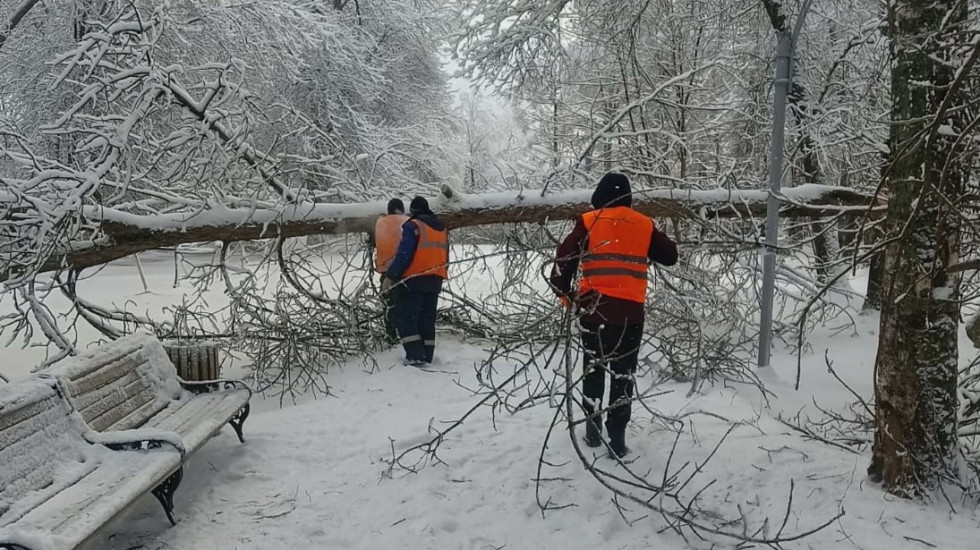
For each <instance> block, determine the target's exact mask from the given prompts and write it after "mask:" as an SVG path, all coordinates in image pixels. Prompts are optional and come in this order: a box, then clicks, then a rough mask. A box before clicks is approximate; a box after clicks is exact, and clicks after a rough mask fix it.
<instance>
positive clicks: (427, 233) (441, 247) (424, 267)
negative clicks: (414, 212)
mask: <svg viewBox="0 0 980 550" xmlns="http://www.w3.org/2000/svg"><path fill="white" fill-rule="evenodd" d="M411 221H412V223H414V224H415V227H417V228H418V232H419V242H418V246H416V247H415V255H414V256H412V263H410V264H408V269H406V270H405V273H404V276H405V277H416V276H419V275H438V276H440V277H442V278H443V279H448V278H449V271H448V269H447V268H446V266H447V265H448V264H449V239H448V237H447V234H446V231H445V230H443V231H439V230H436V229H432V228H431V227H429V226H428V225H426V224H424V223H422V222H420V221H418V220H411Z"/></svg>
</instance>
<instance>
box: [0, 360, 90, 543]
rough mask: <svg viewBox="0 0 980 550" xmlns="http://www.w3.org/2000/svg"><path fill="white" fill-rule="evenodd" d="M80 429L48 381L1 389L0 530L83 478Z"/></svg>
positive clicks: (18, 383)
mask: <svg viewBox="0 0 980 550" xmlns="http://www.w3.org/2000/svg"><path fill="white" fill-rule="evenodd" d="M83 430H84V426H82V425H81V422H80V421H79V420H78V418H77V417H75V416H74V415H72V411H71V407H70V406H69V405H68V403H67V402H66V401H65V400H64V398H63V397H61V395H60V394H59V392H58V389H57V386H56V385H55V383H54V382H53V381H51V380H37V379H31V380H25V381H20V382H13V383H10V384H3V385H0V526H3V525H7V524H9V523H11V522H13V521H16V520H17V519H18V518H19V517H20V516H21V515H23V514H24V513H26V512H27V511H29V510H30V509H31V508H33V507H34V506H33V505H36V503H37V502H39V501H43V500H44V499H45V498H46V496H45V493H46V491H45V489H49V491H47V492H51V490H57V487H56V485H57V484H64V483H69V484H70V482H71V481H72V480H71V479H69V478H71V477H72V475H73V474H72V473H73V472H74V475H75V477H76V478H77V477H78V476H80V475H81V474H82V472H81V471H82V470H84V469H85V462H86V453H85V448H86V447H87V444H86V443H85V442H84V439H83V438H82V433H83ZM66 463H68V464H66ZM66 466H67V467H66ZM47 496H50V495H47Z"/></svg>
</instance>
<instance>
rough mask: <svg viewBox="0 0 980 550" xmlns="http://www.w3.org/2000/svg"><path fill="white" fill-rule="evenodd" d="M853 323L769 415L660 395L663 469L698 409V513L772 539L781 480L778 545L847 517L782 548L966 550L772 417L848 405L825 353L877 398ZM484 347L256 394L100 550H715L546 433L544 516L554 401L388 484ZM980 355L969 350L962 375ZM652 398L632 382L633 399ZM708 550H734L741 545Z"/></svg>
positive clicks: (654, 428)
mask: <svg viewBox="0 0 980 550" xmlns="http://www.w3.org/2000/svg"><path fill="white" fill-rule="evenodd" d="M165 268H166V269H172V265H170V266H169V267H167V266H166V262H160V265H159V266H158V268H157V269H156V270H152V271H154V274H153V275H152V276H151V288H154V287H156V288H157V290H155V293H156V294H153V295H149V297H147V298H146V299H147V300H148V302H147V303H144V304H142V305H144V306H147V304H148V303H150V302H152V303H154V304H157V305H159V304H158V303H157V302H158V301H163V300H164V299H174V298H176V299H179V295H180V289H179V288H178V289H169V290H167V289H166V285H164V284H163V283H162V281H165V280H166V278H167V277H166V276H165V275H164V273H165V272H166V269H165ZM115 269H118V270H119V271H118V272H112V271H107V272H105V273H104V278H105V280H106V281H109V282H107V283H105V284H102V285H95V286H93V287H92V288H91V289H90V291H91V292H92V294H89V298H90V299H93V300H99V299H102V300H104V301H110V300H111V299H117V300H124V299H126V296H127V295H128V294H136V295H139V291H140V290H141V288H136V289H133V288H129V287H122V286H120V284H119V283H120V281H122V280H123V279H127V280H129V283H127V284H129V285H130V286H132V285H133V284H135V285H137V286H141V285H140V283H139V282H138V278H135V275H134V274H129V275H125V273H126V270H132V268H131V267H126V266H124V265H122V266H117V267H116V268H115ZM113 273H116V274H115V275H113ZM171 273H172V272H171ZM171 276H172V275H171ZM131 279H135V281H136V282H135V283H133V281H132V280H131ZM154 280H157V281H159V282H160V284H159V285H156V284H154V283H153V281H154ZM171 283H172V279H171ZM130 291H132V292H130ZM99 293H104V295H103V296H99ZM144 296H146V295H144ZM147 307H148V306H147ZM856 319H857V326H856V330H853V331H844V332H840V333H838V332H835V331H834V330H833V329H832V328H821V329H819V330H817V331H815V332H814V333H813V334H810V335H809V336H808V342H809V343H810V345H811V346H812V349H811V350H810V351H808V352H807V353H806V354H805V355H804V357H803V363H802V378H801V382H802V384H801V389H800V391H795V390H793V383H794V379H795V376H796V357H795V355H793V354H792V352H791V350H778V351H777V353H776V354H775V355H774V357H773V360H772V367H771V369H769V370H768V371H766V372H763V373H761V374H760V376H761V377H762V378H763V380H765V381H766V384H767V387H768V389H769V390H770V391H771V392H773V393H774V394H775V396H774V397H772V398H771V399H770V400H769V408H763V407H762V406H761V404H762V402H763V401H762V399H761V398H760V396H759V395H758V392H757V391H755V390H752V389H750V388H746V387H744V386H739V387H735V388H732V387H729V388H725V387H721V386H718V387H705V388H703V390H702V392H701V393H699V394H695V395H692V396H688V390H689V387H688V386H687V385H686V384H680V383H671V384H665V385H663V386H661V388H660V389H662V390H669V391H670V393H668V394H666V395H662V396H659V397H656V398H654V399H653V400H652V402H651V404H652V406H653V407H655V408H656V410H658V411H660V412H662V413H665V414H672V415H678V414H685V413H690V416H688V417H687V418H688V420H689V422H690V424H691V426H689V429H688V430H687V431H686V433H685V435H684V436H682V437H681V439H680V441H679V444H678V450H677V452H676V453H675V456H674V457H673V458H672V459H671V463H672V464H673V465H674V466H675V467H676V465H678V464H682V463H683V462H685V461H693V460H698V459H701V458H703V457H705V456H707V455H708V454H709V453H710V452H711V451H712V450H713V449H714V447H715V444H716V443H717V442H718V440H719V438H721V437H722V435H723V434H724V433H725V431H726V430H728V428H729V425H730V422H726V421H722V420H720V419H718V418H714V417H711V416H709V415H704V414H699V412H705V413H710V414H711V415H720V416H722V417H724V418H726V419H728V420H729V421H741V423H740V424H739V426H738V427H737V428H736V429H735V430H734V431H733V432H732V433H731V434H730V435H729V436H728V439H727V440H726V442H725V443H724V444H723V445H722V447H721V449H720V451H719V452H718V454H717V455H716V456H715V458H714V459H713V460H712V461H711V462H709V463H708V466H707V467H706V468H705V470H704V472H703V474H702V475H701V476H699V480H700V482H701V483H702V484H703V483H707V482H709V481H712V480H716V481H715V483H714V485H713V486H712V487H711V488H710V489H709V490H708V491H706V492H705V493H704V494H703V496H702V508H704V509H711V510H718V511H722V512H724V513H726V514H728V515H731V513H732V512H733V511H735V510H737V508H738V507H739V506H741V507H742V509H743V510H744V511H745V514H746V515H747V516H748V518H749V520H750V522H752V523H753V524H754V525H758V524H761V522H762V520H763V517H764V516H768V517H770V518H771V519H770V525H771V527H772V525H773V524H775V525H776V527H772V529H773V530H775V529H777V528H778V524H779V523H780V522H781V521H782V518H783V515H784V514H785V507H786V500H787V497H788V495H789V488H790V480H791V479H792V480H793V483H794V484H795V490H794V494H793V509H792V513H791V514H790V516H789V519H788V521H787V527H786V529H785V531H784V533H795V532H800V531H806V530H808V529H810V528H812V527H814V526H816V525H819V524H820V523H822V522H823V521H825V520H827V519H829V518H832V517H833V516H834V515H835V514H836V513H837V512H838V510H839V509H840V508H843V509H844V510H845V512H846V515H845V516H844V517H842V518H841V519H840V520H839V521H836V522H834V523H833V524H832V525H831V526H830V527H828V528H827V529H826V530H824V531H821V532H820V533H818V534H816V535H813V536H811V537H808V538H806V539H803V540H801V541H798V542H793V543H788V544H786V545H784V547H785V548H799V549H816V550H823V549H826V550H830V549H846V548H856V549H867V550H882V549H885V548H887V549H888V550H905V549H908V550H919V549H926V548H941V549H948V550H968V549H973V548H975V547H976V543H975V538H976V529H977V525H978V524H980V513H978V510H977V507H976V506H974V505H973V504H970V503H963V502H961V501H959V500H953V503H952V505H953V506H955V508H956V511H957V513H951V511H950V506H948V505H946V504H945V503H943V502H937V503H934V504H923V503H919V502H910V501H904V500H901V499H895V498H893V497H890V496H887V495H884V494H883V493H882V492H881V491H880V490H879V488H878V487H877V486H875V485H873V484H871V483H869V482H868V481H867V478H866V475H865V468H866V467H867V464H868V459H869V457H868V455H867V453H864V454H853V453H849V452H846V451H843V450H840V449H836V448H833V447H830V446H827V445H824V444H821V443H817V442H812V441H805V440H803V439H802V438H801V437H799V436H798V435H797V434H795V433H793V432H791V430H789V429H788V428H786V427H785V426H784V425H782V424H780V423H779V422H777V421H776V420H775V416H776V415H782V416H784V417H791V416H794V415H795V414H797V412H798V411H800V410H804V409H805V410H806V412H808V413H810V414H815V413H816V412H817V411H816V408H815V406H814V403H813V402H814V400H815V401H816V402H817V403H818V404H819V405H821V406H829V407H840V406H842V405H843V404H845V403H847V402H848V401H849V400H850V397H849V396H848V395H847V394H846V391H845V390H843V389H842V388H841V386H840V384H839V383H837V382H836V381H835V380H834V379H833V377H831V376H830V374H829V373H828V372H827V369H826V367H825V365H824V353H825V350H826V353H827V355H828V357H829V358H830V360H832V361H833V362H834V368H835V369H836V371H837V373H838V374H839V375H840V376H841V377H842V378H843V379H844V380H845V381H847V383H848V384H849V385H850V386H851V387H852V388H854V389H855V391H857V392H859V393H860V394H862V395H864V396H866V397H867V396H870V395H871V388H872V379H871V371H872V366H873V362H874V354H875V347H876V330H877V319H876V317H875V316H858V317H856ZM964 342H965V340H964ZM487 346H488V343H486V342H481V341H479V340H464V339H461V338H460V337H457V336H452V335H448V334H441V335H440V343H439V348H438V351H437V356H438V358H437V365H436V366H435V367H433V368H432V369H431V370H430V371H424V370H418V369H414V368H411V367H403V366H401V364H400V353H399V352H398V350H396V349H391V350H385V351H381V352H379V353H377V354H376V355H375V356H374V357H372V358H369V359H370V360H365V359H355V360H352V361H350V362H349V363H347V365H346V366H345V367H344V368H342V369H336V370H334V371H333V372H331V373H330V374H329V378H328V380H329V382H330V383H331V384H332V388H333V392H334V395H333V396H331V397H325V398H319V399H315V400H314V399H311V398H306V399H305V400H303V401H302V402H300V403H295V404H294V403H291V402H286V403H283V404H282V406H281V407H280V403H279V402H278V400H263V399H262V398H261V397H259V396H256V397H255V398H254V401H253V412H252V416H251V417H250V418H249V420H248V421H247V422H246V424H245V435H246V438H247V441H246V443H245V444H244V445H240V444H238V442H237V439H236V438H235V437H234V435H233V433H232V431H231V430H230V429H225V430H224V431H223V432H222V433H221V434H220V435H219V436H217V437H216V438H215V439H214V440H212V441H211V442H210V443H208V444H207V445H205V447H204V448H203V449H202V450H201V451H199V452H198V453H197V454H196V455H194V457H192V459H191V462H190V464H189V465H188V467H187V469H186V471H185V476H184V480H183V483H182V485H181V487H180V488H179V490H178V491H177V494H176V501H175V504H176V508H177V510H176V517H177V520H178V524H177V525H176V526H175V527H171V526H170V525H169V524H168V523H167V521H166V518H165V517H164V515H163V513H162V510H160V507H159V505H158V503H157V502H156V501H155V499H153V498H152V497H150V496H146V497H144V498H143V499H141V501H140V502H138V503H137V505H136V506H134V507H133V509H132V510H131V512H130V513H129V514H127V515H126V516H124V517H123V518H121V519H120V520H119V521H118V523H117V525H115V526H114V529H112V530H110V534H109V535H107V536H106V537H105V538H104V539H103V540H99V541H96V543H95V544H94V546H95V547H97V548H107V549H110V550H123V549H130V548H146V549H151V550H157V549H166V548H236V549H252V548H254V549H260V548H261V549H266V548H290V549H293V550H296V549H307V548H308V549H319V548H325V549H326V548H329V549H333V548H351V549H372V550H373V549H379V548H409V549H428V548H433V549H435V548H438V549H439V550H446V549H491V548H513V549H524V548H544V549H548V548H556V549H557V548H561V549H569V548H591V547H602V548H610V549H640V548H644V549H645V548H656V549H663V550H673V549H682V548H709V547H711V544H710V543H708V542H700V541H698V540H697V539H689V540H688V541H685V540H684V539H682V538H681V537H679V536H677V535H676V534H673V533H672V532H670V531H666V532H664V531H663V528H664V522H663V521H662V520H661V519H659V518H657V517H655V516H651V515H649V514H648V512H647V511H645V510H643V509H642V508H640V507H638V506H636V505H632V504H626V505H625V508H626V509H625V510H624V511H623V513H622V514H621V513H620V512H619V511H618V510H617V509H616V507H615V506H614V505H613V504H612V501H611V495H610V493H608V492H607V491H606V490H605V489H604V488H602V487H601V486H600V485H599V484H598V483H597V482H596V481H595V479H594V478H592V477H591V475H590V474H589V473H588V472H587V471H585V469H584V468H583V467H582V465H581V463H579V462H578V461H577V457H576V455H575V453H574V451H573V449H572V446H571V442H570V441H569V439H568V437H567V435H565V434H558V435H556V436H555V437H554V438H553V439H552V441H551V443H550V445H549V447H548V449H547V452H546V458H547V460H548V462H549V463H550V464H553V465H554V466H553V467H549V468H546V469H545V470H544V471H543V472H542V476H543V477H545V478H548V479H550V480H552V481H547V482H545V483H544V484H543V485H542V491H541V498H542V500H547V499H550V500H551V502H552V503H553V504H555V505H559V506H560V505H566V504H568V505H572V506H571V507H568V508H564V509H560V510H553V511H549V512H548V513H546V514H542V513H541V510H540V508H539V507H538V504H537V502H536V495H535V483H534V481H533V480H534V478H535V477H536V476H537V475H538V474H537V462H538V456H539V454H540V452H541V447H542V442H543V440H544V437H545V433H546V431H547V428H548V425H549V423H550V422H551V419H552V416H553V414H554V410H553V409H551V408H550V407H548V406H547V404H542V405H540V406H537V407H534V408H531V409H527V410H524V411H522V412H520V413H518V414H516V415H509V414H507V413H506V412H504V411H500V410H498V411H496V414H495V415H494V414H492V413H491V411H490V410H489V409H484V410H481V411H479V412H477V413H476V414H475V415H473V416H472V417H470V418H469V419H468V420H467V422H466V423H465V424H464V425H463V426H462V427H461V428H460V429H458V430H457V431H454V432H452V433H451V434H450V435H449V436H448V437H447V439H446V440H445V441H444V442H443V444H442V446H441V447H440V450H439V457H440V458H441V459H442V460H443V461H444V463H442V464H433V465H429V466H427V467H425V468H423V469H421V470H420V471H418V472H416V473H411V472H406V471H401V470H395V471H394V472H393V475H390V476H388V475H385V472H386V470H387V468H388V464H387V463H386V462H385V459H386V458H390V457H391V456H392V450H393V449H395V450H401V449H404V448H407V447H410V446H412V445H414V444H417V443H421V442H423V441H426V440H427V438H429V437H431V435H432V434H431V432H430V431H429V427H430V426H432V427H436V428H439V427H443V428H444V427H445V426H447V425H448V423H451V422H452V421H453V420H455V419H457V418H459V417H460V416H461V415H462V414H463V413H465V412H466V411H467V410H468V409H469V408H470V407H471V406H472V404H473V403H474V396H473V394H472V392H471V391H470V390H468V389H467V388H472V387H475V381H474V379H475V375H474V368H473V366H474V364H475V363H478V362H480V361H482V360H483V359H485V358H486V357H487V352H486V351H485V349H486V347H487ZM27 352H28V353H26V354H25V353H24V352H19V353H20V355H19V356H18V355H17V354H11V352H10V350H4V351H2V352H0V353H2V357H3V361H2V363H3V365H4V366H5V367H6V366H7V365H9V364H10V362H9V360H10V359H11V358H12V357H13V356H18V357H21V358H24V357H28V355H29V353H30V352H34V353H35V354H36V350H27ZM975 353H976V352H975V350H973V349H972V347H969V346H967V345H964V347H963V354H964V357H963V361H964V362H966V361H968V360H969V359H971V358H972V357H973V356H974V354H975ZM34 359H36V357H34ZM375 364H376V365H377V366H376V367H375ZM495 367H497V368H498V369H500V370H501V371H502V372H506V370H507V369H508V368H512V367H513V366H512V365H508V364H507V363H506V362H498V363H497V364H495ZM5 372H6V371H5ZM645 385H646V384H644V383H643V382H642V381H641V383H640V386H641V387H644V386H645ZM692 428H693V429H692ZM673 439H674V434H673V433H672V432H669V431H667V430H665V429H664V428H663V426H661V425H660V424H659V423H657V422H655V421H654V420H653V419H651V417H650V415H649V414H648V413H646V412H644V411H643V410H642V409H641V408H639V407H638V408H637V409H636V410H635V412H634V421H633V423H632V425H631V427H630V431H629V435H628V442H629V444H630V446H631V447H632V449H633V454H632V455H631V460H632V461H633V462H632V467H633V469H634V470H635V471H638V472H645V471H647V470H650V471H651V472H653V473H652V477H653V478H654V479H655V480H657V481H659V480H658V479H657V478H658V476H659V475H660V474H659V472H661V471H662V470H663V467H664V465H665V464H666V463H667V460H668V455H669V453H670V448H671V444H672V442H673ZM583 449H585V450H586V452H587V453H591V452H592V451H591V450H589V449H586V448H585V447H583ZM597 460H598V462H597V464H598V465H599V466H601V467H603V468H604V469H607V470H609V471H614V472H615V471H618V470H617V469H618V468H619V466H617V465H616V464H615V462H614V461H612V460H610V459H608V458H605V457H604V456H602V455H599V458H598V459H597ZM736 513H737V512H736ZM717 547H722V548H724V547H728V548H732V547H734V543H725V544H723V545H721V546H716V548H717Z"/></svg>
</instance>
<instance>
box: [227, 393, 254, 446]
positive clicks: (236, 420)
mask: <svg viewBox="0 0 980 550" xmlns="http://www.w3.org/2000/svg"><path fill="white" fill-rule="evenodd" d="M248 412H249V405H248V403H245V406H244V407H242V408H241V409H239V410H238V412H237V413H235V416H233V417H231V420H229V421H228V423H229V424H231V427H232V428H235V433H236V434H238V441H239V442H241V443H245V436H243V435H242V426H243V425H244V424H245V419H246V418H248Z"/></svg>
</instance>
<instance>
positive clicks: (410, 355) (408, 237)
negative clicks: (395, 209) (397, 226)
mask: <svg viewBox="0 0 980 550" xmlns="http://www.w3.org/2000/svg"><path fill="white" fill-rule="evenodd" d="M409 213H410V214H411V217H410V218H409V219H408V221H407V222H405V223H404V224H403V225H402V238H401V242H399V243H398V251H397V252H396V253H395V259H394V260H392V262H391V265H389V266H388V271H387V277H388V278H389V279H391V280H392V281H396V282H397V283H398V286H399V287H400V288H399V289H398V292H397V296H396V301H395V324H396V325H397V326H398V335H399V336H400V337H401V342H402V346H403V347H404V348H405V364H406V365H412V366H416V367H423V366H426V365H429V364H431V363H432V358H433V355H434V354H435V349H436V307H437V306H438V303H439V292H440V291H441V290H442V281H443V280H445V279H446V278H448V270H447V266H448V265H449V235H448V233H447V231H446V226H445V224H443V223H442V221H441V220H439V218H437V217H436V215H435V214H434V213H433V212H432V210H430V209H429V202H428V201H426V200H425V199H424V198H422V197H415V198H414V199H412V202H411V204H409Z"/></svg>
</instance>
